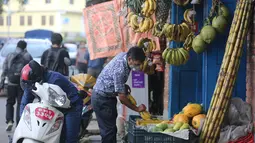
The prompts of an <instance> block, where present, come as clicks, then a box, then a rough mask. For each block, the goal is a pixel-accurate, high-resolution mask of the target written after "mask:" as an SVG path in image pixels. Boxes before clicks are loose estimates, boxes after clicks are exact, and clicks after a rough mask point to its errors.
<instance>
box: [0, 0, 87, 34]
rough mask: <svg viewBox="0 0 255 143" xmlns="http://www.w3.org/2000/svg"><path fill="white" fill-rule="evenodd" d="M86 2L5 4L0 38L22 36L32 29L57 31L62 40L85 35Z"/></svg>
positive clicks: (54, 0) (38, 0)
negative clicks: (83, 12)
mask: <svg viewBox="0 0 255 143" xmlns="http://www.w3.org/2000/svg"><path fill="white" fill-rule="evenodd" d="M85 4H86V3H85V0H26V1H25V4H24V5H20V4H19V2H18V0H9V2H6V1H5V2H4V6H3V13H2V14H1V15H0V37H23V36H24V33H25V32H26V31H28V30H33V29H46V30H52V31H54V32H59V33H62V34H63V35H64V37H65V38H71V39H72V38H75V37H77V36H78V37H79V36H81V37H82V36H84V35H85V34H84V33H85V32H84V22H83V14H82V10H83V8H85Z"/></svg>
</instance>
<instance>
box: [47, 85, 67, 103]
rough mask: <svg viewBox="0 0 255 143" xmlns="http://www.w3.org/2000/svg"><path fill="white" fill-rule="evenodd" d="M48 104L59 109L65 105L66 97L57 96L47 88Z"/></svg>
mask: <svg viewBox="0 0 255 143" xmlns="http://www.w3.org/2000/svg"><path fill="white" fill-rule="evenodd" d="M49 93H50V94H49V103H50V104H51V105H52V106H57V107H61V106H63V105H64V104H65V103H66V96H64V95H60V94H58V93H57V92H56V91H54V90H53V89H52V88H49Z"/></svg>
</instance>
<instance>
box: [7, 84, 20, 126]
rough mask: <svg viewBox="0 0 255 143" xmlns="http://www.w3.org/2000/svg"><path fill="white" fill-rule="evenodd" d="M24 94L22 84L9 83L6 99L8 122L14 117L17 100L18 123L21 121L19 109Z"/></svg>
mask: <svg viewBox="0 0 255 143" xmlns="http://www.w3.org/2000/svg"><path fill="white" fill-rule="evenodd" d="M22 95H23V90H22V89H21V88H20V86H14V85H8V87H7V101H6V123H8V122H9V121H12V122H14V121H13V117H14V107H13V106H14V105H15V103H16V100H17V108H16V123H17V124H18V123H19V119H20V116H19V110H20V102H21V98H22Z"/></svg>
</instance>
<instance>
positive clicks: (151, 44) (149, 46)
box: [137, 38, 156, 53]
mask: <svg viewBox="0 0 255 143" xmlns="http://www.w3.org/2000/svg"><path fill="white" fill-rule="evenodd" d="M137 46H138V47H140V48H143V50H144V52H145V53H151V52H152V51H153V50H156V42H155V41H153V40H152V39H149V38H140V39H139V40H138V42H137Z"/></svg>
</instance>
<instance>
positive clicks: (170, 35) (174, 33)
mask: <svg viewBox="0 0 255 143" xmlns="http://www.w3.org/2000/svg"><path fill="white" fill-rule="evenodd" d="M190 32H191V29H190V27H189V25H188V24H187V23H185V22H183V23H181V24H179V25H176V24H165V25H164V27H163V29H162V33H164V35H165V36H166V38H167V39H168V41H176V42H184V41H185V39H186V38H187V36H188V35H189V34H190Z"/></svg>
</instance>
